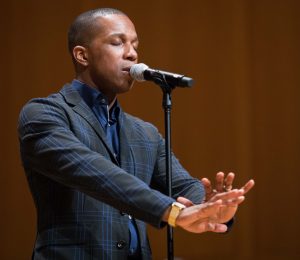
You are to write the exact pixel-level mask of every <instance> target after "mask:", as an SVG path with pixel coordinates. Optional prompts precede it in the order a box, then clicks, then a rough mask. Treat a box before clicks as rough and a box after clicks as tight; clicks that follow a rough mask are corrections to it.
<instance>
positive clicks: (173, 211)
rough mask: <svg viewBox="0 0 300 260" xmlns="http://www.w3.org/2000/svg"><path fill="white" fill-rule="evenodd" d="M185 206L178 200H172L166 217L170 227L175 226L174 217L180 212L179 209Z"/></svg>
mask: <svg viewBox="0 0 300 260" xmlns="http://www.w3.org/2000/svg"><path fill="white" fill-rule="evenodd" d="M184 208H185V206H184V205H183V204H181V203H179V202H173V203H172V208H171V211H170V215H169V218H168V224H169V225H170V226H172V227H176V224H175V223H176V219H177V217H178V215H179V213H180V211H181V210H183V209H184Z"/></svg>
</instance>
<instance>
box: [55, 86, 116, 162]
mask: <svg viewBox="0 0 300 260" xmlns="http://www.w3.org/2000/svg"><path fill="white" fill-rule="evenodd" d="M60 94H61V95H63V96H64V98H65V100H66V102H67V103H68V104H69V105H71V106H72V109H73V110H74V111H75V112H76V113H77V114H79V115H80V116H81V117H83V118H84V119H85V120H86V121H87V122H88V123H89V125H90V126H91V128H93V129H94V131H95V132H96V133H97V135H98V136H99V138H100V140H101V141H102V142H103V144H104V145H105V147H106V149H107V150H108V152H109V154H110V156H111V158H112V160H113V161H114V163H116V164H119V163H118V161H117V159H116V158H115V156H114V153H113V151H112V150H111V148H110V146H109V145H108V142H107V140H106V134H105V132H104V130H103V128H102V127H101V125H100V123H99V121H98V119H97V118H96V116H95V114H94V113H93V111H92V110H91V109H90V108H89V106H88V105H87V104H86V103H85V102H84V101H83V99H82V98H81V96H80V95H79V93H78V92H77V91H76V90H74V89H73V88H72V87H71V85H70V84H66V85H65V86H64V87H63V88H62V89H61V91H60Z"/></svg>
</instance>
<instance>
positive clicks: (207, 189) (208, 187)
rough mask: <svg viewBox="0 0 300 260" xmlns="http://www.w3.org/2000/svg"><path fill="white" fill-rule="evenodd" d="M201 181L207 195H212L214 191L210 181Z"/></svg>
mask: <svg viewBox="0 0 300 260" xmlns="http://www.w3.org/2000/svg"><path fill="white" fill-rule="evenodd" d="M201 181H202V184H203V186H204V189H205V193H206V194H211V193H212V192H213V189H212V186H211V182H210V180H209V179H207V178H202V179H201Z"/></svg>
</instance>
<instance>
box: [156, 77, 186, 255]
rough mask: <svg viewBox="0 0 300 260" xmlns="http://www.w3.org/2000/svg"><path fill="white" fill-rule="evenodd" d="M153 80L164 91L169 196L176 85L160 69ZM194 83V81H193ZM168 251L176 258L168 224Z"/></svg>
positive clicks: (163, 104)
mask: <svg viewBox="0 0 300 260" xmlns="http://www.w3.org/2000/svg"><path fill="white" fill-rule="evenodd" d="M152 77H153V78H152V80H153V81H154V83H156V84H157V85H159V86H160V88H161V90H162V91H163V101H162V106H163V109H164V116H165V118H164V119H165V153H166V187H167V192H168V196H169V197H172V156H171V110H172V100H171V93H172V90H173V89H175V87H176V86H174V85H171V84H169V83H168V82H167V80H166V78H165V75H164V74H162V73H160V72H159V71H155V72H154V73H152ZM191 84H192V83H191ZM190 86H191V85H189V87H190ZM167 251H168V260H174V237H173V228H172V227H171V226H170V225H168V227H167Z"/></svg>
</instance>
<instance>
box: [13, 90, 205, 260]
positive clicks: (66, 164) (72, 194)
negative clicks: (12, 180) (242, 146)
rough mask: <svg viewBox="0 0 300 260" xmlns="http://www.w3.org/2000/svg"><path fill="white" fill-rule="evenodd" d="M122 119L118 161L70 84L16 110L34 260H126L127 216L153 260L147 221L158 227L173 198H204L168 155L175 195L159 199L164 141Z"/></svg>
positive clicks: (135, 122) (142, 125) (137, 122)
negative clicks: (33, 215)
mask: <svg viewBox="0 0 300 260" xmlns="http://www.w3.org/2000/svg"><path fill="white" fill-rule="evenodd" d="M120 118H121V119H120V120H122V123H121V124H120V125H121V129H120V162H118V161H117V160H116V158H115V157H114V154H113V152H112V151H111V149H110V147H109V145H108V142H107V140H106V137H105V133H104V131H103V129H102V127H101V125H100V124H99V121H98V120H97V118H96V117H95V115H94V113H93V112H92V111H91V109H90V108H89V107H88V106H87V104H86V103H85V102H84V101H83V99H82V98H81V96H80V95H79V93H78V92H77V91H76V90H74V89H73V88H72V87H71V86H70V85H65V86H64V87H63V88H62V90H61V91H60V92H59V93H56V94H53V95H50V96H49V97H47V98H36V99H33V100H31V101H30V102H28V103H27V104H26V105H25V106H24V108H23V109H22V111H21V113H20V118H19V127H18V130H19V140H20V151H21V157H22V161H23V166H24V169H25V172H26V176H27V179H28V183H29V186H30V190H31V192H32V196H33V199H34V202H35V205H36V209H37V238H36V242H35V246H34V251H33V259H47V260H52V259H53V260H55V259H57V260H61V259H72V260H87V259H118V260H120V259H126V258H127V254H128V246H129V239H130V238H129V231H128V215H127V214H130V215H132V216H134V217H135V218H136V219H137V226H138V233H139V237H140V243H141V251H142V256H143V259H151V250H150V247H149V242H148V238H147V234H146V225H145V222H146V223H149V224H151V225H153V226H155V227H162V226H163V225H164V223H163V222H162V221H161V217H162V215H163V213H164V211H165V210H166V208H167V207H168V206H169V205H170V204H171V203H172V202H173V201H174V198H176V197H177V196H179V195H181V196H185V197H187V198H189V199H191V200H192V201H193V202H194V203H200V202H201V201H202V199H203V196H204V190H203V187H202V184H201V183H200V182H199V181H198V180H196V179H194V178H192V177H191V176H190V175H189V174H188V173H187V172H186V171H185V170H184V169H183V168H182V166H181V165H180V164H179V162H178V160H177V159H176V158H175V157H174V155H173V157H172V161H173V194H174V196H173V197H174V198H170V197H168V196H166V195H164V193H166V187H165V181H166V177H165V148H164V140H163V138H162V137H161V135H160V134H159V133H158V131H157V129H156V128H155V127H154V126H153V125H151V124H150V123H146V122H144V121H142V120H140V119H138V118H136V117H133V116H131V115H128V114H126V113H124V112H122V111H121V117H120Z"/></svg>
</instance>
